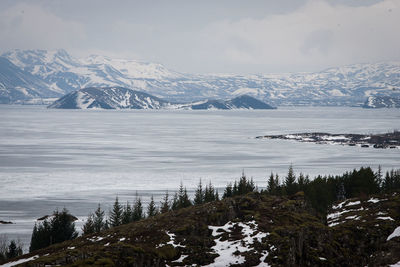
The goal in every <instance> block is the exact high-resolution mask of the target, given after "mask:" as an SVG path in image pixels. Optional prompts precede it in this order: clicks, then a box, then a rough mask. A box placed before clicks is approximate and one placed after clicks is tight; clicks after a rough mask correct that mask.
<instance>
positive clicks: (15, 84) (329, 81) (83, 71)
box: [0, 50, 400, 106]
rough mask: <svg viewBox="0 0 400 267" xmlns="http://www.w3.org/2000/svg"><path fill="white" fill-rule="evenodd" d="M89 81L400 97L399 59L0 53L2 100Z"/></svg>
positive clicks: (263, 94) (211, 93)
mask: <svg viewBox="0 0 400 267" xmlns="http://www.w3.org/2000/svg"><path fill="white" fill-rule="evenodd" d="M88 87H124V88H131V89H133V90H136V91H143V92H147V93H149V94H151V95H154V96H156V97H159V98H163V99H167V100H168V101H176V102H193V101H199V100H204V99H232V98H235V97H236V96H240V95H244V94H246V95H249V96H252V97H255V98H257V99H260V100H262V101H264V102H267V103H269V104H271V105H274V106H280V105H325V106H326V105H336V106H337V105H339V106H362V105H363V104H364V102H365V101H366V99H367V98H368V97H369V96H389V97H400V63H399V62H391V63H373V64H356V65H350V66H345V67H339V68H330V69H327V70H324V71H321V72H316V73H292V74H268V75H231V74H227V75H219V74H218V75H214V74H210V75H197V74H186V73H179V72H175V71H171V70H169V69H167V68H165V67H164V66H163V65H160V64H155V63H146V62H141V61H135V60H124V59H111V58H108V57H103V56H90V57H88V58H84V59H77V58H73V57H72V56H70V55H69V54H68V53H67V52H66V51H64V50H57V51H46V50H13V51H9V52H6V53H4V54H2V56H1V58H0V103H22V102H29V101H30V102H35V100H39V101H42V99H44V98H55V97H57V98H58V97H61V96H63V95H65V94H68V93H70V92H72V91H76V90H79V89H82V88H88Z"/></svg>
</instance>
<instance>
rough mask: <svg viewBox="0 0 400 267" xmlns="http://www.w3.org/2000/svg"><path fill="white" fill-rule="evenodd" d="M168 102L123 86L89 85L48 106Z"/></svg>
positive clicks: (129, 105)
mask: <svg viewBox="0 0 400 267" xmlns="http://www.w3.org/2000/svg"><path fill="white" fill-rule="evenodd" d="M165 105H168V102H166V101H164V100H161V99H159V98H157V97H154V96H152V95H149V94H146V93H143V92H139V91H134V90H131V89H127V88H123V87H105V88H96V87H89V88H85V89H81V90H77V91H74V92H71V93H69V94H67V95H65V96H63V97H62V98H60V99H58V100H57V101H55V102H54V103H53V104H51V105H50V106H49V108H63V109H160V108H162V107H163V106H165Z"/></svg>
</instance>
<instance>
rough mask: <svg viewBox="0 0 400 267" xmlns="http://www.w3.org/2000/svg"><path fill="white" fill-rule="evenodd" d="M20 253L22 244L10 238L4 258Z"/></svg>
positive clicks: (16, 255)
mask: <svg viewBox="0 0 400 267" xmlns="http://www.w3.org/2000/svg"><path fill="white" fill-rule="evenodd" d="M21 255H22V246H21V245H18V246H17V243H16V242H15V241H14V240H11V242H10V245H9V246H8V250H7V252H6V258H7V259H12V258H15V257H18V256H21Z"/></svg>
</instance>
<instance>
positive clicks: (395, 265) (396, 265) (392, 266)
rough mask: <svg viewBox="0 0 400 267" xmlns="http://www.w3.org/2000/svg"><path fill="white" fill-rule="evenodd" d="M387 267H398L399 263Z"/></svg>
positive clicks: (399, 266)
mask: <svg viewBox="0 0 400 267" xmlns="http://www.w3.org/2000/svg"><path fill="white" fill-rule="evenodd" d="M389 267H400V261H399V262H397V263H395V264H392V265H389Z"/></svg>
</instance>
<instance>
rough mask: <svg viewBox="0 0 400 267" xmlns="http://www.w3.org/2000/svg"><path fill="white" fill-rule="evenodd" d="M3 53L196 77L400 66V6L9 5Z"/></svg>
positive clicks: (387, 2) (331, 1)
mask: <svg viewBox="0 0 400 267" xmlns="http://www.w3.org/2000/svg"><path fill="white" fill-rule="evenodd" d="M0 38H1V39H0V40H1V42H0V50H1V52H4V51H7V50H10V49H15V48H20V49H58V48H64V49H66V50H67V51H68V52H69V53H70V54H72V55H73V56H76V57H85V56H88V55H90V54H102V55H107V56H111V57H117V58H129V59H138V60H144V61H151V62H158V63H162V64H164V65H166V66H167V67H168V68H171V69H174V70H177V71H180V72H188V73H237V74H248V73H280V72H298V71H318V70H322V69H325V68H327V67H331V66H340V65H345V64H352V63H363V62H376V61H400V1H399V0H382V1H380V0H290V1H289V0H275V1H267V0H262V1H256V0H243V1H235V0H224V1H222V0H221V1H218V0H210V1H207V0H197V1H192V0H163V1H152V0H143V1H132V0H129V1H116V0H114V1H108V0H107V1H105V0H104V1H103V0H90V1H89V0H87V1H83V0H68V1H60V0H47V1H46V0H38V1H33V0H30V1H18V0H1V2H0Z"/></svg>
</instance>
